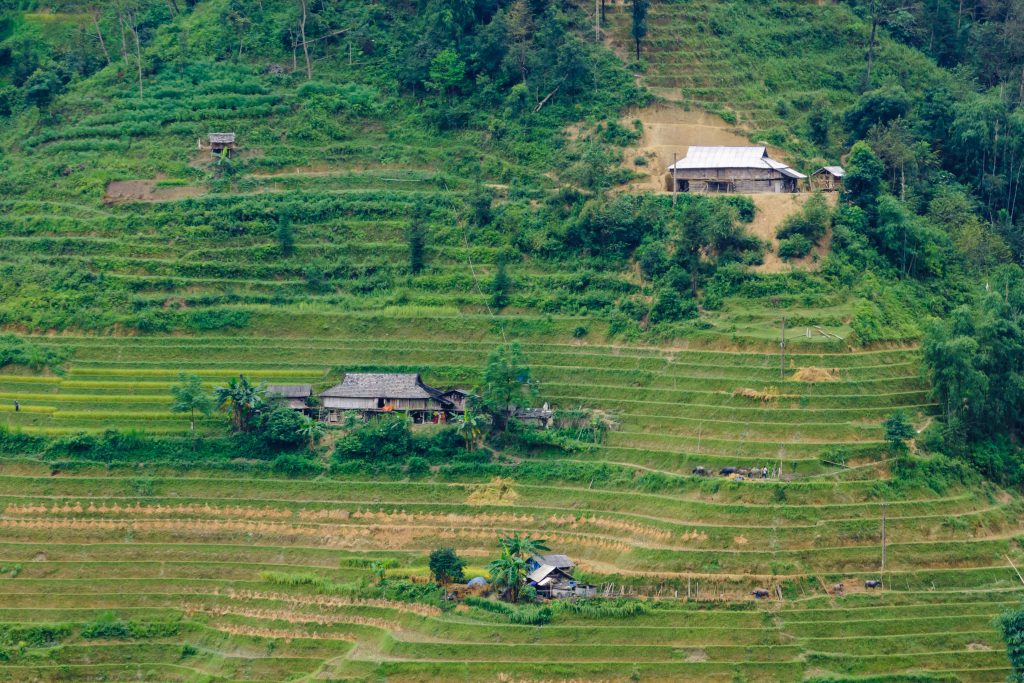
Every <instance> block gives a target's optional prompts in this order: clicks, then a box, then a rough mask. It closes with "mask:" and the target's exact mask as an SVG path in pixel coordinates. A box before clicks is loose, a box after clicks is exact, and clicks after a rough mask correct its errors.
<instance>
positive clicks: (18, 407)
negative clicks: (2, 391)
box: [14, 401, 21, 413]
mask: <svg viewBox="0 0 1024 683" xmlns="http://www.w3.org/2000/svg"><path fill="white" fill-rule="evenodd" d="M14 412H16V413H17V412H21V404H20V403H18V402H17V401H15V402H14Z"/></svg>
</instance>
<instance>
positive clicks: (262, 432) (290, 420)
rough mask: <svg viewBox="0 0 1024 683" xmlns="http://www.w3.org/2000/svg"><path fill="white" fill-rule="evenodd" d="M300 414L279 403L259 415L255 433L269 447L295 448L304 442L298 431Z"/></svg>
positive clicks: (300, 420)
mask: <svg viewBox="0 0 1024 683" xmlns="http://www.w3.org/2000/svg"><path fill="white" fill-rule="evenodd" d="M301 428H302V415H300V414H299V412H298V411H295V410H292V409H291V408H289V407H287V406H284V405H279V406H276V407H275V408H273V409H271V410H270V411H269V412H265V413H263V414H262V415H261V416H260V421H259V424H257V426H256V435H257V437H259V438H260V439H261V440H262V441H263V443H265V444H266V445H267V446H271V447H280V448H295V447H297V446H300V445H302V444H303V443H305V438H304V437H303V436H302V434H301V433H300V431H299V430H300V429H301Z"/></svg>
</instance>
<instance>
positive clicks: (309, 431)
mask: <svg viewBox="0 0 1024 683" xmlns="http://www.w3.org/2000/svg"><path fill="white" fill-rule="evenodd" d="M326 432H327V427H325V426H324V423H323V422H320V421H319V420H314V419H313V418H311V417H310V416H308V415H303V416H302V424H300V425H299V434H300V435H302V436H303V437H304V438H305V439H307V440H308V441H309V450H310V452H312V451H314V450H316V445H317V443H318V442H319V441H320V439H321V437H323V435H324V434H325V433H326Z"/></svg>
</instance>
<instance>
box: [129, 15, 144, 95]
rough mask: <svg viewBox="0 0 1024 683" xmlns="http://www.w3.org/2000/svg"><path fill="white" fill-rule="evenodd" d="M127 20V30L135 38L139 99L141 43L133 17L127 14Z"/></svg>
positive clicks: (140, 93)
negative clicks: (128, 21)
mask: <svg viewBox="0 0 1024 683" xmlns="http://www.w3.org/2000/svg"><path fill="white" fill-rule="evenodd" d="M128 19H129V20H130V23H129V24H128V28H129V29H130V30H131V32H132V36H133V37H134V38H135V60H136V62H137V63H138V66H139V97H142V96H143V92H142V42H141V41H140V40H139V27H138V25H136V23H135V18H134V16H133V15H131V14H129V15H128Z"/></svg>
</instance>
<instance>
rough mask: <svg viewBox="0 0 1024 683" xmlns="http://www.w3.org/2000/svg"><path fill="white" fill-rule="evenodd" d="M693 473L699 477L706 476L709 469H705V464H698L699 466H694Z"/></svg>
mask: <svg viewBox="0 0 1024 683" xmlns="http://www.w3.org/2000/svg"><path fill="white" fill-rule="evenodd" d="M693 473H694V474H695V475H697V476H698V477H706V476H708V471H707V470H706V469H704V466H703V465H698V466H697V467H694V468H693Z"/></svg>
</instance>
